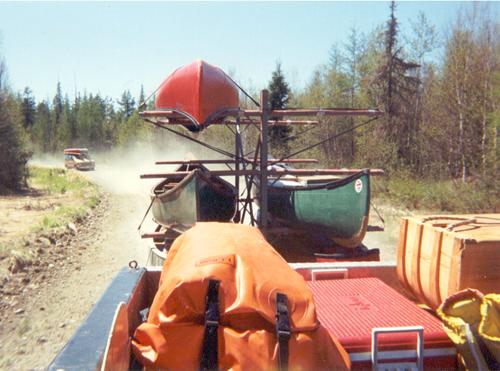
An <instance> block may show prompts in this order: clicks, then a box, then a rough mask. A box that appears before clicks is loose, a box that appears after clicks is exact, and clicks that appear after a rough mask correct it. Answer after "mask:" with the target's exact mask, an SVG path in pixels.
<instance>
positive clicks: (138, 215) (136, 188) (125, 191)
mask: <svg viewBox="0 0 500 371" xmlns="http://www.w3.org/2000/svg"><path fill="white" fill-rule="evenodd" d="M89 152H90V153H89V154H90V157H91V158H92V159H94V160H95V163H96V167H95V170H94V171H86V172H79V174H81V175H82V176H86V177H88V178H89V179H91V180H92V181H93V182H95V183H96V184H98V185H99V186H100V188H101V189H102V190H103V191H104V192H105V193H106V195H107V196H106V197H107V199H108V201H109V202H108V210H107V213H108V216H107V217H106V220H105V221H104V223H105V225H104V226H103V233H102V237H101V238H102V240H101V242H100V243H99V244H100V245H101V246H102V248H104V249H106V248H107V246H109V245H110V244H113V245H117V244H118V245H121V246H122V250H120V254H116V253H115V254H114V255H113V256H112V257H111V259H112V260H116V261H120V262H121V264H122V266H126V264H128V262H129V261H130V260H136V261H137V262H138V263H139V265H141V266H144V265H147V264H148V261H149V251H150V249H151V247H153V243H152V241H151V240H148V239H141V237H140V233H139V231H138V229H137V228H138V226H139V224H140V223H141V220H142V218H143V216H144V214H145V213H146V210H147V209H148V206H149V204H150V202H151V200H150V197H149V195H150V192H151V189H152V188H153V187H154V185H155V184H157V183H158V182H160V181H161V180H162V179H140V175H141V174H145V173H159V172H169V171H174V170H175V168H176V165H155V161H158V160H183V159H188V158H191V159H192V158H203V157H207V156H206V154H205V153H204V152H203V150H202V148H200V147H199V146H198V145H196V144H194V145H191V144H189V143H187V144H186V143H185V142H180V141H176V140H173V139H170V140H167V141H165V142H164V143H162V145H161V146H159V145H157V146H156V147H154V146H152V145H150V144H135V145H131V146H129V147H128V148H119V149H114V150H111V151H102V152H92V151H89ZM30 164H31V165H36V166H45V167H56V168H63V167H64V156H63V153H62V151H61V155H60V156H57V155H46V154H44V155H35V156H34V157H33V159H32V160H30ZM71 171H76V170H71ZM155 227H156V224H155V223H154V221H153V220H152V214H151V213H149V214H148V215H147V216H146V218H145V220H144V224H143V225H142V228H141V231H142V232H152V231H154V229H155Z"/></svg>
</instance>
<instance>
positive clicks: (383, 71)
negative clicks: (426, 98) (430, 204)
mask: <svg viewBox="0 0 500 371" xmlns="http://www.w3.org/2000/svg"><path fill="white" fill-rule="evenodd" d="M390 10H391V13H390V17H389V20H388V21H387V25H386V29H385V32H384V36H385V43H384V47H385V50H384V55H383V57H382V63H381V65H380V68H379V71H378V76H377V78H376V81H375V83H376V85H377V86H378V87H379V89H380V92H379V94H380V97H381V100H382V102H383V104H384V108H385V113H386V117H385V126H384V133H383V134H384V138H385V141H386V142H385V143H384V145H383V148H384V151H383V152H384V153H383V154H382V156H383V158H382V160H385V161H387V163H388V165H389V166H390V167H393V168H401V167H405V166H407V165H412V163H411V161H412V153H411V149H412V148H413V147H412V144H413V141H414V139H415V138H414V137H413V136H412V134H413V133H414V132H415V130H414V126H415V125H417V124H418V123H417V122H416V120H415V116H414V113H415V112H414V111H413V107H414V106H415V101H416V98H417V90H418V86H419V85H420V81H419V79H418V77H416V76H414V74H413V73H412V70H415V69H416V68H418V67H419V65H417V64H415V63H411V62H407V61H405V60H404V53H403V47H402V46H400V45H399V40H398V21H397V18H396V14H395V13H396V4H395V2H394V1H392V2H391V5H390Z"/></svg>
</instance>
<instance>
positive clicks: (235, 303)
mask: <svg viewBox="0 0 500 371" xmlns="http://www.w3.org/2000/svg"><path fill="white" fill-rule="evenodd" d="M214 293H215V296H214ZM283 297H285V299H284V302H283ZM277 298H279V299H278V302H279V303H278V304H277ZM214 306H215V307H216V310H215V312H214V311H213V309H214ZM287 312H288V313H287ZM214 313H216V314H217V316H216V317H213V316H212V315H213V314H214ZM277 318H278V320H277ZM214 324H215V327H213V325H214ZM287 324H288V325H289V330H290V332H289V333H287V331H286V325H287ZM283 325H284V326H285V327H284V328H283ZM214 328H215V330H214ZM283 329H284V331H283ZM278 330H279V331H278ZM207 334H211V335H210V336H208V335H207ZM214 334H215V340H214ZM278 334H279V335H278ZM287 335H288V336H287ZM211 341H212V343H210V342H211ZM210 345H211V346H210ZM132 349H133V351H134V354H135V355H136V357H137V358H138V360H139V361H140V362H141V363H142V364H143V365H144V366H146V368H155V369H156V368H161V369H170V370H180V369H182V370H199V369H200V368H201V369H203V368H205V367H206V368H218V369H221V370H227V369H235V370H239V369H241V370H253V369H265V370H272V369H278V368H281V367H282V366H285V367H287V366H288V367H289V368H290V369H293V370H317V369H327V368H329V369H336V370H345V369H348V368H349V367H350V362H349V356H348V354H347V353H346V352H345V350H344V349H343V348H342V346H341V345H340V343H339V342H338V341H337V340H336V339H335V338H333V337H332V336H331V335H330V334H329V333H328V332H327V331H326V330H325V329H324V328H323V327H321V325H320V323H319V322H318V319H317V317H316V310H315V306H314V301H313V297H312V293H311V292H310V291H309V289H308V287H307V285H306V282H305V281H304V279H303V278H302V276H301V275H299V274H298V273H297V272H295V271H294V270H293V269H292V268H290V266H289V265H288V264H287V262H286V261H285V260H284V259H283V258H282V257H281V256H280V255H279V254H278V253H277V252H276V251H275V250H274V249H273V248H272V246H271V245H269V244H268V243H267V241H266V240H265V239H264V237H263V235H262V234H261V233H260V231H259V230H258V229H256V228H254V227H251V226H246V225H241V224H229V223H197V224H196V225H195V226H194V227H193V228H191V229H190V230H188V231H187V232H186V233H184V234H182V235H181V236H179V237H178V238H177V239H176V240H175V241H174V243H173V245H172V247H171V249H170V251H169V252H168V255H167V258H166V260H165V264H164V266H163V270H162V274H161V278H160V285H159V289H158V292H157V294H156V296H155V298H154V301H153V304H152V306H151V308H150V312H149V316H148V320H147V322H145V323H143V324H141V325H140V326H139V327H138V328H137V330H136V331H135V334H134V338H133V341H132ZM207 349H208V350H209V353H210V354H209V355H208V358H210V357H215V365H214V364H212V365H211V366H210V364H208V366H206V365H207V363H206V361H207V358H206V357H207V354H206V351H207ZM204 365H205V366H204Z"/></svg>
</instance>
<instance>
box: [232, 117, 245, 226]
mask: <svg viewBox="0 0 500 371" xmlns="http://www.w3.org/2000/svg"><path fill="white" fill-rule="evenodd" d="M235 129H236V130H235V131H234V133H235V135H234V154H235V155H236V160H235V163H234V170H235V175H234V186H235V187H236V192H237V197H238V199H239V197H240V175H239V172H240V161H241V160H240V153H242V152H243V151H242V150H241V133H240V118H239V117H236V127H235ZM239 212H240V201H239V200H236V215H238V214H239ZM238 221H239V220H238Z"/></svg>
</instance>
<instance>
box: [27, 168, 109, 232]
mask: <svg viewBox="0 0 500 371" xmlns="http://www.w3.org/2000/svg"><path fill="white" fill-rule="evenodd" d="M29 180H30V184H31V186H32V187H35V188H38V189H40V190H42V191H43V192H46V193H48V194H61V195H67V196H68V197H70V198H71V202H65V203H64V204H63V205H59V206H58V207H56V208H55V210H53V211H51V212H49V213H47V215H45V216H44V217H43V219H42V221H41V223H40V224H39V225H37V226H35V227H34V231H35V232H42V231H45V232H46V231H50V230H51V229H53V228H58V227H62V226H65V225H67V224H68V223H70V222H75V221H79V220H81V219H82V218H83V217H85V215H86V213H87V211H88V210H89V209H91V208H94V207H96V206H97V205H98V204H99V201H100V193H99V189H98V187H97V186H96V185H95V184H94V183H92V182H91V181H90V180H88V179H86V178H85V177H83V176H82V175H80V174H78V173H76V172H73V171H68V170H66V169H51V168H43V167H30V178H29Z"/></svg>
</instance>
